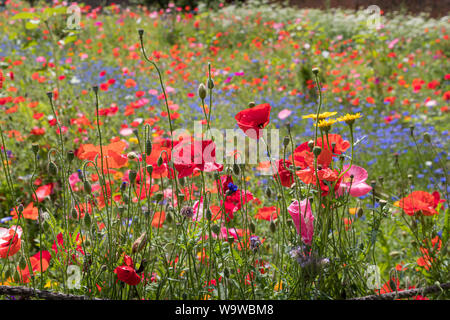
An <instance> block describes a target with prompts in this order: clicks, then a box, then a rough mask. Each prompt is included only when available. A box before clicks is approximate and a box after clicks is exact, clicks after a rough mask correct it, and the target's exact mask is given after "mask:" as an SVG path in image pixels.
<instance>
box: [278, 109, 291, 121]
mask: <svg viewBox="0 0 450 320" xmlns="http://www.w3.org/2000/svg"><path fill="white" fill-rule="evenodd" d="M291 113H292V111H291V110H289V109H284V110H281V111H280V112H279V113H278V118H280V119H281V120H284V119H286V118H287V117H289V116H290V115H291Z"/></svg>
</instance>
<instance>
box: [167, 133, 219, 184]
mask: <svg viewBox="0 0 450 320" xmlns="http://www.w3.org/2000/svg"><path fill="white" fill-rule="evenodd" d="M172 157H173V161H174V166H175V169H176V170H177V171H178V178H183V177H187V176H190V175H192V174H193V173H194V172H196V171H205V172H211V171H216V170H217V171H222V170H223V165H222V164H218V163H216V145H215V143H214V142H213V141H212V140H202V141H193V142H191V143H190V144H186V143H183V142H181V143H178V144H177V145H176V146H175V147H174V150H173V153H172Z"/></svg>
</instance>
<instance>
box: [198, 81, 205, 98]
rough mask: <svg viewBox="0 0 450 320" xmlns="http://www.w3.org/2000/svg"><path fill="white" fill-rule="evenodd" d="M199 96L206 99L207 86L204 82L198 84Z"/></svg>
mask: <svg viewBox="0 0 450 320" xmlns="http://www.w3.org/2000/svg"><path fill="white" fill-rule="evenodd" d="M197 92H198V96H199V97H200V99H202V100H205V98H206V87H205V85H204V84H203V83H200V85H199V86H198V91H197Z"/></svg>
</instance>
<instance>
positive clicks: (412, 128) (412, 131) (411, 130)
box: [409, 124, 415, 137]
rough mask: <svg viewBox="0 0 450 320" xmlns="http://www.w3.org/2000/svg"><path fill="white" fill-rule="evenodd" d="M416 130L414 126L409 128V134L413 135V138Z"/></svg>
mask: <svg viewBox="0 0 450 320" xmlns="http://www.w3.org/2000/svg"><path fill="white" fill-rule="evenodd" d="M414 128H415V127H414V125H413V124H412V125H410V126H409V134H410V135H411V137H413V136H414Z"/></svg>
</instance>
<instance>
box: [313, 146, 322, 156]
mask: <svg viewBox="0 0 450 320" xmlns="http://www.w3.org/2000/svg"><path fill="white" fill-rule="evenodd" d="M321 152H322V148H321V147H319V146H315V147H314V148H313V153H314V156H316V157H318V156H319V155H320V153H321Z"/></svg>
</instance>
